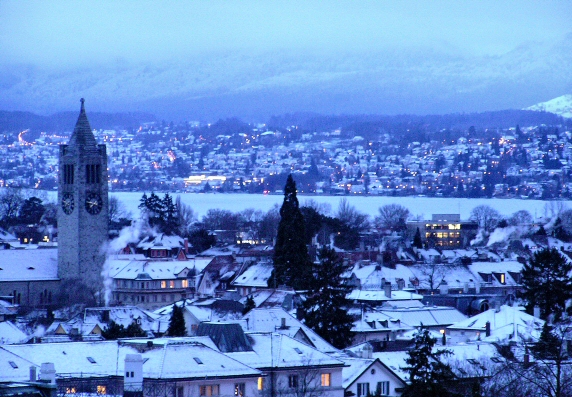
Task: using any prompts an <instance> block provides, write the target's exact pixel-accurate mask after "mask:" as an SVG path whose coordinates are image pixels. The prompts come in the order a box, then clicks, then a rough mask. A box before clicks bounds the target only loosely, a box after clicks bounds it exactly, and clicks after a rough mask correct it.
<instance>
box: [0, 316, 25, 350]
mask: <svg viewBox="0 0 572 397" xmlns="http://www.w3.org/2000/svg"><path fill="white" fill-rule="evenodd" d="M26 340H28V335H26V334H25V333H24V332H22V331H21V330H20V329H19V328H18V327H16V326H15V325H14V324H13V323H12V322H10V321H3V322H0V345H4V344H12V343H23V342H25V341H26Z"/></svg>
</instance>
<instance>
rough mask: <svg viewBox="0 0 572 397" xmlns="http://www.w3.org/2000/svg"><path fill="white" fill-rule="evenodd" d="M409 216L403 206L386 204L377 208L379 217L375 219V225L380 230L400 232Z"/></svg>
mask: <svg viewBox="0 0 572 397" xmlns="http://www.w3.org/2000/svg"><path fill="white" fill-rule="evenodd" d="M410 216H411V214H410V212H409V210H408V209H407V208H405V207H404V206H402V205H399V204H387V205H384V206H382V207H379V215H378V216H376V217H375V224H376V226H377V227H378V228H381V229H390V230H398V231H402V229H403V228H404V226H405V223H406V222H407V220H408V219H409V217H410Z"/></svg>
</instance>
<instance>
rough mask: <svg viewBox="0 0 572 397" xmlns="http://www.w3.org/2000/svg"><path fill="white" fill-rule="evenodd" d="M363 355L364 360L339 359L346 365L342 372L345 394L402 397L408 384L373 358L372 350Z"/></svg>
mask: <svg viewBox="0 0 572 397" xmlns="http://www.w3.org/2000/svg"><path fill="white" fill-rule="evenodd" d="M363 353H365V354H364V356H365V357H363V358H362V357H357V358H354V357H343V356H341V357H339V358H340V359H342V360H343V361H344V363H346V367H344V369H343V371H342V374H343V381H342V382H343V387H344V392H345V394H346V395H354V396H357V397H365V396H368V395H371V394H374V393H379V395H380V396H400V395H401V390H402V389H403V387H404V386H405V385H406V383H405V382H404V381H403V380H402V379H401V378H400V377H399V376H397V375H396V374H395V373H394V372H393V370H392V369H391V368H389V367H388V366H386V365H385V364H383V363H382V362H381V361H380V360H379V359H378V358H375V359H374V358H371V350H369V349H367V348H366V349H365V350H364V351H363ZM350 393H353V394H350Z"/></svg>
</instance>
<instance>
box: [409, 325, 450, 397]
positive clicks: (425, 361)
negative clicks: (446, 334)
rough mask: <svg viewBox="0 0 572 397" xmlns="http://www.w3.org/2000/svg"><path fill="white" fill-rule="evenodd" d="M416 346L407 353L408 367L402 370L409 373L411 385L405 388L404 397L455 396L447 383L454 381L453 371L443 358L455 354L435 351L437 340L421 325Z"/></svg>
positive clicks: (442, 350) (416, 336)
mask: <svg viewBox="0 0 572 397" xmlns="http://www.w3.org/2000/svg"><path fill="white" fill-rule="evenodd" d="M413 343H414V346H413V348H412V349H411V350H409V351H408V352H407V355H408V357H407V358H406V359H405V362H406V363H407V365H408V366H407V367H404V368H402V370H404V371H406V372H408V373H409V381H410V383H409V384H408V385H407V386H405V390H404V392H403V394H402V396H403V397H449V396H453V394H452V393H451V392H450V391H449V390H448V389H447V386H446V384H447V382H449V381H451V380H453V379H454V374H453V371H452V370H451V367H450V366H449V365H448V364H444V363H443V362H442V361H441V357H443V356H447V355H450V354H453V353H452V352H451V351H450V350H446V349H441V350H434V349H433V348H434V346H435V343H436V340H435V339H433V338H432V337H431V334H430V333H429V330H428V329H427V328H425V327H424V326H423V325H421V328H419V330H418V331H417V333H416V334H415V339H414V341H413Z"/></svg>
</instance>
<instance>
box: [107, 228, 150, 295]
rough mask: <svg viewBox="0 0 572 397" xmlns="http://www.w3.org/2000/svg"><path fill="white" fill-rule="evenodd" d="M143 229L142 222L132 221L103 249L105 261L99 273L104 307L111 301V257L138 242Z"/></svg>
mask: <svg viewBox="0 0 572 397" xmlns="http://www.w3.org/2000/svg"><path fill="white" fill-rule="evenodd" d="M142 228H143V222H141V221H134V222H132V223H131V226H128V227H124V228H123V229H121V232H119V236H118V237H117V238H114V239H113V240H111V241H110V242H109V243H108V244H107V245H106V247H105V248H104V251H105V254H106V259H105V263H104V264H103V270H102V271H101V276H102V277H103V288H104V300H105V306H109V302H110V301H111V286H112V283H113V278H112V277H111V261H110V259H111V257H112V256H113V255H115V254H117V252H118V251H119V250H121V249H123V248H125V247H126V246H127V245H128V244H129V243H135V242H138V241H139V238H140V236H141V232H142Z"/></svg>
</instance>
